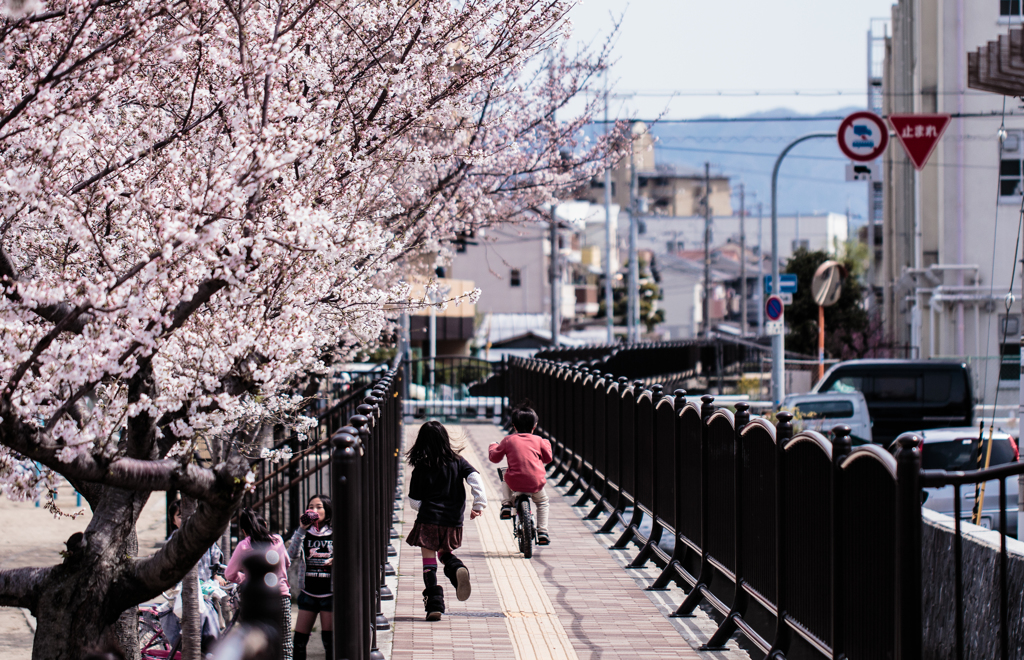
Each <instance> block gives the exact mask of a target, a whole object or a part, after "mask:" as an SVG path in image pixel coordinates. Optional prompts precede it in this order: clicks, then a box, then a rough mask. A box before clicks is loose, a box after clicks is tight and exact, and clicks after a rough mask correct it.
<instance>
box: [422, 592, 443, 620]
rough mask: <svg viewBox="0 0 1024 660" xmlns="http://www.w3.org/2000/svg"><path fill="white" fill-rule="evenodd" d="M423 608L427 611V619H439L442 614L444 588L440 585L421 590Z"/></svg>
mask: <svg viewBox="0 0 1024 660" xmlns="http://www.w3.org/2000/svg"><path fill="white" fill-rule="evenodd" d="M423 608H424V609H425V610H426V611H427V621H440V620H441V615H442V614H444V588H443V587H442V586H441V585H437V586H433V587H427V588H426V589H424V590H423Z"/></svg>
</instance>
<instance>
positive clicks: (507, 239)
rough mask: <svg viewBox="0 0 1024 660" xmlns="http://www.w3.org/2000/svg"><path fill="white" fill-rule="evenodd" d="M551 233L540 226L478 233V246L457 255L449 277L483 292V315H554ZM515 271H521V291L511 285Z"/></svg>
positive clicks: (528, 225)
mask: <svg viewBox="0 0 1024 660" xmlns="http://www.w3.org/2000/svg"><path fill="white" fill-rule="evenodd" d="M547 232H548V229H547V226H546V225H542V224H540V223H531V224H523V225H505V226H502V227H497V228H495V227H490V228H488V229H486V230H485V231H482V232H478V234H477V238H476V242H477V243H478V245H470V246H467V248H466V251H465V252H464V253H456V254H455V256H454V258H453V259H452V264H451V266H450V267H449V269H448V273H447V275H448V276H449V277H453V278H458V279H463V280H473V281H474V282H475V283H476V286H478V287H479V288H480V291H481V295H480V300H479V302H478V303H477V310H478V311H479V312H482V313H487V312H494V313H525V314H541V313H544V312H550V311H551V303H550V298H549V291H550V286H549V284H548V273H547V257H546V256H545V246H546V244H547ZM513 268H516V269H519V273H520V282H521V284H520V286H518V287H514V286H512V285H511V279H510V278H511V271H512V269H513Z"/></svg>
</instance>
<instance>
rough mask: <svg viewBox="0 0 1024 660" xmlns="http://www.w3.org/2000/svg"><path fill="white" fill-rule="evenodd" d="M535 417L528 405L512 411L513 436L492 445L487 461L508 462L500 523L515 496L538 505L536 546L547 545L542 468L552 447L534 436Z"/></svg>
mask: <svg viewBox="0 0 1024 660" xmlns="http://www.w3.org/2000/svg"><path fill="white" fill-rule="evenodd" d="M537 421H538V420H537V413H536V412H534V411H533V409H531V408H530V407H529V406H527V405H521V406H520V407H518V408H516V409H515V410H513V411H512V426H513V427H515V433H513V434H512V435H508V436H505V438H504V439H502V441H501V442H495V443H492V444H491V446H490V447H489V448H488V458H490V460H491V462H492V463H500V462H501V459H503V458H505V459H508V470H507V471H506V472H505V479H504V481H502V483H501V519H502V520H508V519H509V518H511V517H512V500H513V499H514V498H515V496H516V495H517V494H518V493H526V494H529V495H530V496H531V499H532V500H533V503H534V504H535V505H537V545H548V544H549V543H551V537H550V536H549V535H548V495H547V493H545V492H544V484H545V483H546V482H547V479H546V478H545V475H546V470H545V466H546V465H547V464H548V463H550V462H551V460H552V454H551V443H550V442H549V441H547V440H545V439H544V438H542V437H540V436H536V435H533V432H534V431H536V430H537Z"/></svg>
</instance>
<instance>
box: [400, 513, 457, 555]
mask: <svg viewBox="0 0 1024 660" xmlns="http://www.w3.org/2000/svg"><path fill="white" fill-rule="evenodd" d="M405 542H406V543H408V544H409V545H416V546H419V547H421V548H426V549H427V550H433V551H434V552H440V553H442V554H445V553H448V554H450V553H453V552H455V550H456V548H458V547H459V546H461V545H462V528H461V527H444V526H442V525H428V524H426V523H421V522H419V521H417V522H416V524H415V525H413V526H412V531H411V532H409V536H407V537H405Z"/></svg>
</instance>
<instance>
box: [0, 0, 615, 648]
mask: <svg viewBox="0 0 1024 660" xmlns="http://www.w3.org/2000/svg"><path fill="white" fill-rule="evenodd" d="M0 3H3V4H0V46H2V48H3V52H4V62H5V66H4V67H3V68H0V210H2V215H0V487H2V489H3V490H4V492H5V493H6V494H7V495H8V496H10V497H15V498H19V497H20V498H25V497H34V496H36V495H37V494H39V493H46V492H47V491H49V490H52V489H53V488H54V487H55V484H56V483H57V480H58V476H57V475H58V474H59V475H60V476H62V477H64V478H66V479H67V480H68V481H69V482H70V483H71V484H72V485H73V486H74V487H75V488H76V489H77V490H78V491H79V492H81V493H82V494H83V496H84V497H85V498H86V499H87V501H88V503H89V505H90V507H91V509H92V512H93V517H92V519H91V522H90V523H89V526H88V529H87V531H86V532H85V534H84V535H75V536H73V537H71V538H70V539H69V540H68V549H67V552H66V553H65V559H64V561H63V563H61V564H59V565H56V566H48V567H38V568H28V569H18V570H9V571H0V606H19V607H25V608H28V609H29V610H30V611H32V612H33V614H35V616H36V617H37V620H38V630H37V634H36V642H35V648H34V652H33V658H35V659H37V660H43V659H51V658H52V659H58V658H60V659H64V658H67V659H71V658H75V659H76V660H77V658H80V657H81V656H82V655H83V651H84V649H86V648H89V647H92V646H97V645H110V644H116V645H118V646H120V647H121V648H123V649H124V650H125V652H126V653H127V655H128V656H129V657H133V656H134V657H137V656H138V648H137V642H135V641H134V639H135V626H136V620H135V610H134V606H135V605H136V604H137V603H139V602H142V601H144V600H146V599H149V598H153V597H154V596H156V595H157V594H159V593H160V592H161V591H162V590H165V589H167V588H168V587H170V586H172V585H174V584H175V583H176V582H178V581H179V580H180V579H181V577H182V576H183V575H184V574H185V572H186V571H187V570H188V569H189V568H190V567H191V566H192V565H194V564H195V562H196V561H197V560H198V558H199V557H200V556H201V555H202V553H203V552H204V551H205V550H206V549H207V548H208V547H209V546H210V544H211V543H213V542H214V541H215V540H216V539H217V538H218V537H219V536H220V534H221V533H222V531H223V530H224V529H225V527H226V525H227V524H228V522H229V520H230V517H231V515H232V513H233V512H234V511H235V509H236V508H237V506H238V503H239V501H240V498H241V496H242V494H243V492H244V489H245V487H246V485H247V483H248V482H249V481H250V480H251V475H252V472H251V470H250V466H251V464H252V462H253V461H254V460H258V459H259V456H260V453H261V452H260V449H261V447H260V446H259V439H260V437H261V435H262V431H263V429H264V428H265V427H266V426H267V425H269V424H278V423H282V422H285V423H289V424H292V425H294V426H296V427H298V428H300V429H301V428H303V426H304V425H307V424H309V423H310V420H306V419H304V418H302V417H301V416H298V415H297V411H298V410H299V409H300V407H301V404H302V402H303V400H304V399H303V398H302V397H301V396H298V395H296V394H295V392H296V391H298V388H299V384H300V383H302V382H304V381H305V379H307V378H308V376H309V374H317V373H324V372H325V371H326V370H328V369H329V368H330V360H331V359H335V358H338V357H344V352H345V349H344V348H340V347H344V346H350V347H352V346H357V345H359V344H360V343H366V342H368V341H372V340H373V338H375V337H377V336H379V334H380V331H381V329H382V328H383V327H385V326H386V325H387V324H388V318H387V317H388V314H389V313H393V310H394V309H395V308H396V306H402V305H406V306H415V305H417V304H422V303H419V302H417V301H414V300H409V299H408V286H407V285H406V284H405V281H404V280H405V278H407V277H408V276H409V275H410V267H409V264H413V263H422V262H423V259H422V256H423V255H430V254H437V252H438V251H439V250H443V249H444V246H445V245H446V243H447V242H448V241H450V240H451V239H452V238H453V237H454V236H456V235H458V234H460V233H467V232H473V231H475V230H476V229H477V228H479V227H481V226H485V225H488V224H493V223H498V222H505V221H510V220H515V219H517V218H521V217H522V216H523V214H524V213H528V212H529V211H530V209H535V208H539V207H540V206H541V205H542V204H544V203H546V202H548V201H550V200H551V199H552V197H554V196H557V195H559V194H562V192H563V191H568V190H572V189H573V188H575V187H576V186H577V185H578V184H579V183H580V182H582V181H586V180H589V179H590V177H592V176H593V175H594V173H595V172H596V171H597V170H598V169H599V168H600V167H602V166H603V164H604V163H606V162H608V160H609V159H611V158H615V157H617V155H618V153H619V151H620V149H619V147H617V146H614V145H618V144H621V143H622V140H621V132H622V131H621V128H622V127H618V130H614V131H612V132H611V133H610V134H609V137H607V138H604V137H602V138H598V139H596V140H595V141H593V142H592V143H588V142H586V141H585V140H584V139H582V138H581V135H582V129H583V127H584V125H585V123H586V122H587V121H588V111H585V112H583V113H581V116H580V117H578V118H575V119H569V120H566V119H564V118H562V117H561V116H560V115H561V114H565V104H566V103H567V102H568V100H569V99H571V98H573V97H574V96H577V95H578V94H579V93H580V92H581V91H583V90H584V89H585V88H586V86H587V85H588V84H589V83H590V82H591V80H592V77H593V76H594V74H595V73H596V72H598V71H600V70H601V69H602V68H603V67H604V66H605V65H606V55H607V48H604V49H602V50H600V51H599V52H598V53H596V54H594V55H593V56H579V55H568V54H566V53H565V51H564V44H565V38H566V36H567V32H568V23H567V21H566V20H565V14H566V12H567V10H568V9H569V8H570V6H571V4H572V3H571V2H569V1H568V0H372V1H370V2H366V1H363V0H323V1H322V0H274V1H273V2H254V1H251V0H218V1H210V0H56V1H50V2H40V1H39V0H0ZM200 446H202V447H203V448H204V449H205V450H206V451H207V452H209V454H210V455H211V456H213V457H214V465H213V467H212V468H204V467H201V466H199V465H197V464H196V463H195V462H194V461H193V460H192V456H193V455H194V451H195V449H196V448H197V447H200ZM39 465H41V466H43V470H42V471H40V470H39V469H38V468H37V467H36V466H39ZM168 489H177V490H179V491H180V492H182V493H184V494H186V495H188V496H189V497H191V498H194V499H195V500H196V502H197V508H196V511H195V514H194V515H192V516H191V517H190V518H189V519H188V520H187V521H186V522H185V524H184V525H183V528H182V529H181V530H180V532H179V533H178V534H175V535H174V537H173V538H172V539H171V540H170V541H169V542H168V543H167V544H166V545H165V546H164V547H163V548H162V549H161V550H160V551H159V552H157V553H156V554H155V555H153V556H149V557H139V556H138V547H137V540H136V537H135V523H136V521H137V519H138V516H139V513H140V511H141V510H142V507H143V505H144V504H145V503H146V501H147V499H148V498H149V496H150V494H151V493H152V492H154V491H163V490H168ZM86 606H87V607H88V608H89V611H90V612H91V613H93V615H92V616H78V615H77V613H78V611H79V608H80V607H86Z"/></svg>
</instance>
